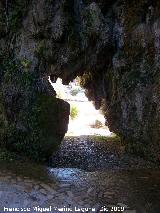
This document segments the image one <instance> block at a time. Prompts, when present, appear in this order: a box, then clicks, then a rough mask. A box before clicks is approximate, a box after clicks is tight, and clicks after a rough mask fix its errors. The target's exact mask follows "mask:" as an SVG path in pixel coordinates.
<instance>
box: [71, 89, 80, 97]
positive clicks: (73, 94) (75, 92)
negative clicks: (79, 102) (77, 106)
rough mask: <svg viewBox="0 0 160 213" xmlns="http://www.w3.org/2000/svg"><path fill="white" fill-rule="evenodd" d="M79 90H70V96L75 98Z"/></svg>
mask: <svg viewBox="0 0 160 213" xmlns="http://www.w3.org/2000/svg"><path fill="white" fill-rule="evenodd" d="M79 91H80V89H73V90H71V95H72V96H76V95H77V94H78V93H79Z"/></svg>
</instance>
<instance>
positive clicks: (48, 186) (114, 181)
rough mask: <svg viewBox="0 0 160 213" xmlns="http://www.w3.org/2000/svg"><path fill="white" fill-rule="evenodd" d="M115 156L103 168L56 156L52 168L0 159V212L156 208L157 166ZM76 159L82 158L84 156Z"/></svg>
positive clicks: (151, 212)
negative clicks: (128, 160) (87, 165)
mask: <svg viewBox="0 0 160 213" xmlns="http://www.w3.org/2000/svg"><path fill="white" fill-rule="evenodd" d="M66 143H68V142H66ZM69 144H70V142H69ZM91 144H92V143H91ZM92 145H93V144H92ZM102 145H103V144H102ZM66 146H67V144H66ZM76 146H77V150H78V149H79V147H78V145H76ZM99 146H100V145H99ZM73 147H74V146H73ZM61 149H63V147H61ZM95 150H96V149H95ZM95 150H94V152H95ZM68 151H69V149H68ZM70 151H71V150H70ZM72 151H73V150H72ZM91 151H92V150H91ZM103 151H104V147H103ZM59 152H61V153H62V150H61V151H60V150H59ZM83 154H84V152H83ZM108 154H111V155H113V154H114V153H112V152H109V151H108ZM57 155H58V153H57ZM59 155H60V154H59ZM101 155H102V153H101V152H100V151H99V156H101ZM73 156H74V157H75V158H76V155H75V154H74V155H73ZM73 156H71V158H72V157H73ZM95 156H96V155H95ZM102 156H103V155H102ZM118 156H119V155H118V154H117V156H116V157H115V159H114V160H113V157H112V161H110V163H111V164H112V162H114V163H113V166H112V167H111V168H109V167H108V166H106V167H105V169H101V168H100V167H99V166H98V165H96V166H95V167H94V168H93V166H92V168H90V167H86V168H78V167H77V168H71V166H70V168H69V167H67V166H68V164H67V163H66V165H65V163H64V161H63V162H60V163H61V166H60V165H59V167H58V165H57V164H56V162H55V167H54V168H53V165H54V164H53V163H52V167H47V168H46V167H44V166H41V165H36V164H28V163H27V165H25V164H17V165H14V163H13V164H9V165H1V170H0V212H31V213H33V212H50V213H51V212H53V213H54V212H97V213H99V212H125V213H160V170H159V169H158V168H157V169H152V168H144V163H145V162H144V161H143V162H142V163H141V164H140V165H139V168H138V166H135V168H134V166H133V162H136V160H134V159H133V160H132V161H131V162H129V166H130V168H127V167H126V164H125V166H124V168H121V167H118V165H120V164H119V161H120V162H121V164H122V162H123V160H122V159H119V158H118ZM57 157H58V156H57ZM88 157H90V156H88ZM92 157H93V156H92ZM101 158H102V157H101ZM54 159H55V156H53V160H54ZM108 159H109V158H108ZM118 160H119V161H118ZM116 161H118V163H116ZM79 162H80V163H82V162H83V163H84V161H83V158H82V159H81V161H80V160H79ZM106 162H107V161H106ZM124 162H126V160H124ZM70 163H71V162H70ZM75 163H77V162H75ZM146 164H147V165H148V162H146ZM62 165H63V167H62ZM131 165H132V166H131ZM73 166H74V165H72V167H73ZM141 166H142V168H141ZM149 166H151V165H149ZM149 166H148V167H149ZM87 168H89V169H87Z"/></svg>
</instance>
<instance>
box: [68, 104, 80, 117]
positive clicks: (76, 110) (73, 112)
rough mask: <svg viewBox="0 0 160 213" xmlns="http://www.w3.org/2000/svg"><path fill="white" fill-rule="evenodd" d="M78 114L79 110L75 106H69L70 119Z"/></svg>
mask: <svg viewBox="0 0 160 213" xmlns="http://www.w3.org/2000/svg"><path fill="white" fill-rule="evenodd" d="M78 114H79V110H78V108H77V107H76V106H71V112H70V116H71V119H72V120H74V119H76V118H77V117H78Z"/></svg>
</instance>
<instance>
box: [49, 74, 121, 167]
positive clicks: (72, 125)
mask: <svg viewBox="0 0 160 213" xmlns="http://www.w3.org/2000/svg"><path fill="white" fill-rule="evenodd" d="M48 80H49V82H50V84H51V85H52V87H53V88H54V90H55V93H56V97H57V98H60V99H63V100H64V101H66V102H68V103H69V104H70V116H69V124H68V131H67V133H66V134H65V137H64V139H63V140H62V142H61V144H60V146H59V148H58V150H57V151H56V152H54V153H53V155H52V157H51V166H52V167H53V168H55V167H56V168H77V169H84V170H87V171H94V170H97V169H100V170H102V169H106V167H107V168H108V167H109V168H110V167H112V166H113V163H115V162H118V155H119V153H120V151H121V150H120V149H122V146H121V142H120V138H119V137H118V136H117V135H116V134H114V133H112V132H110V130H109V128H108V126H106V118H105V117H104V115H103V111H102V109H101V108H100V109H99V110H98V109H96V106H95V104H94V102H93V101H90V100H89V99H88V98H87V94H86V90H85V89H84V88H83V87H82V86H81V83H80V82H81V79H80V77H76V78H75V79H74V80H73V81H71V82H69V83H68V84H67V85H64V84H63V82H62V79H61V78H57V79H55V81H54V82H53V81H52V80H51V78H50V77H49V79H48Z"/></svg>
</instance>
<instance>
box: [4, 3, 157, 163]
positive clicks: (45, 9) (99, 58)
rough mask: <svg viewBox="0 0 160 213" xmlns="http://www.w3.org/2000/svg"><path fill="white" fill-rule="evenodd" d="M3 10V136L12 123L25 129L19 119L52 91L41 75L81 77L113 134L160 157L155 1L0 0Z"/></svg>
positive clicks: (152, 157) (151, 156)
mask: <svg viewBox="0 0 160 213" xmlns="http://www.w3.org/2000/svg"><path fill="white" fill-rule="evenodd" d="M0 11H1V12H0V60H1V68H0V69H1V72H0V87H1V90H0V91H1V94H0V95H1V103H0V111H1V115H0V116H1V129H0V131H1V135H2V136H1V137H3V136H4V132H5V131H6V128H7V127H8V123H9V124H10V126H12V125H13V124H15V123H16V125H18V129H20V131H21V132H24V131H26V127H25V125H24V124H23V122H21V120H22V118H21V119H20V117H23V120H24V122H26V121H27V119H25V116H24V114H25V113H26V112H28V111H29V112H30V109H33V108H34V107H32V106H31V105H33V104H32V103H34V102H36V100H37V93H39V92H40V93H41V92H42V93H45V92H46V90H47V94H48V92H49V91H50V90H49V89H48V87H47V89H45V88H44V87H43V83H42V78H46V76H48V75H50V76H51V78H55V77H58V76H59V77H62V78H63V81H64V83H68V82H69V81H70V80H72V79H74V78H75V77H76V76H77V75H79V76H82V85H83V86H84V88H86V91H87V94H88V96H89V98H90V99H91V100H93V101H95V106H96V108H100V107H103V110H104V113H105V115H106V119H107V123H108V125H109V127H110V130H111V131H113V132H116V133H117V134H119V135H120V136H121V137H122V138H123V139H124V141H127V142H128V148H129V149H130V150H133V151H137V152H139V153H140V154H145V155H146V156H147V157H150V158H151V159H154V160H160V155H159V153H160V143H159V138H160V105H159V103H160V72H159V58H160V51H159V50H160V42H159V41H160V17H159V12H160V3H159V2H158V1H150V0H139V1H137V0H134V1H127V0H124V1H122V0H120V1H104V0H96V1H93V0H90V1H86V0H56V1H52V0H48V1H45V0H39V1H36V0H24V1H20V0H14V1H4V0H3V1H2V0H1V1H0ZM13 70H14V71H13ZM15 70H16V71H15ZM46 104H47V103H46ZM36 111H37V110H36ZM26 116H27V118H30V117H31V116H30V113H29V114H27V115H26ZM31 120H32V119H31ZM13 129H14V131H16V132H17V127H16V129H15V128H13ZM9 132H10V131H9ZM18 135H19V133H18ZM7 137H8V134H7Z"/></svg>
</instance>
